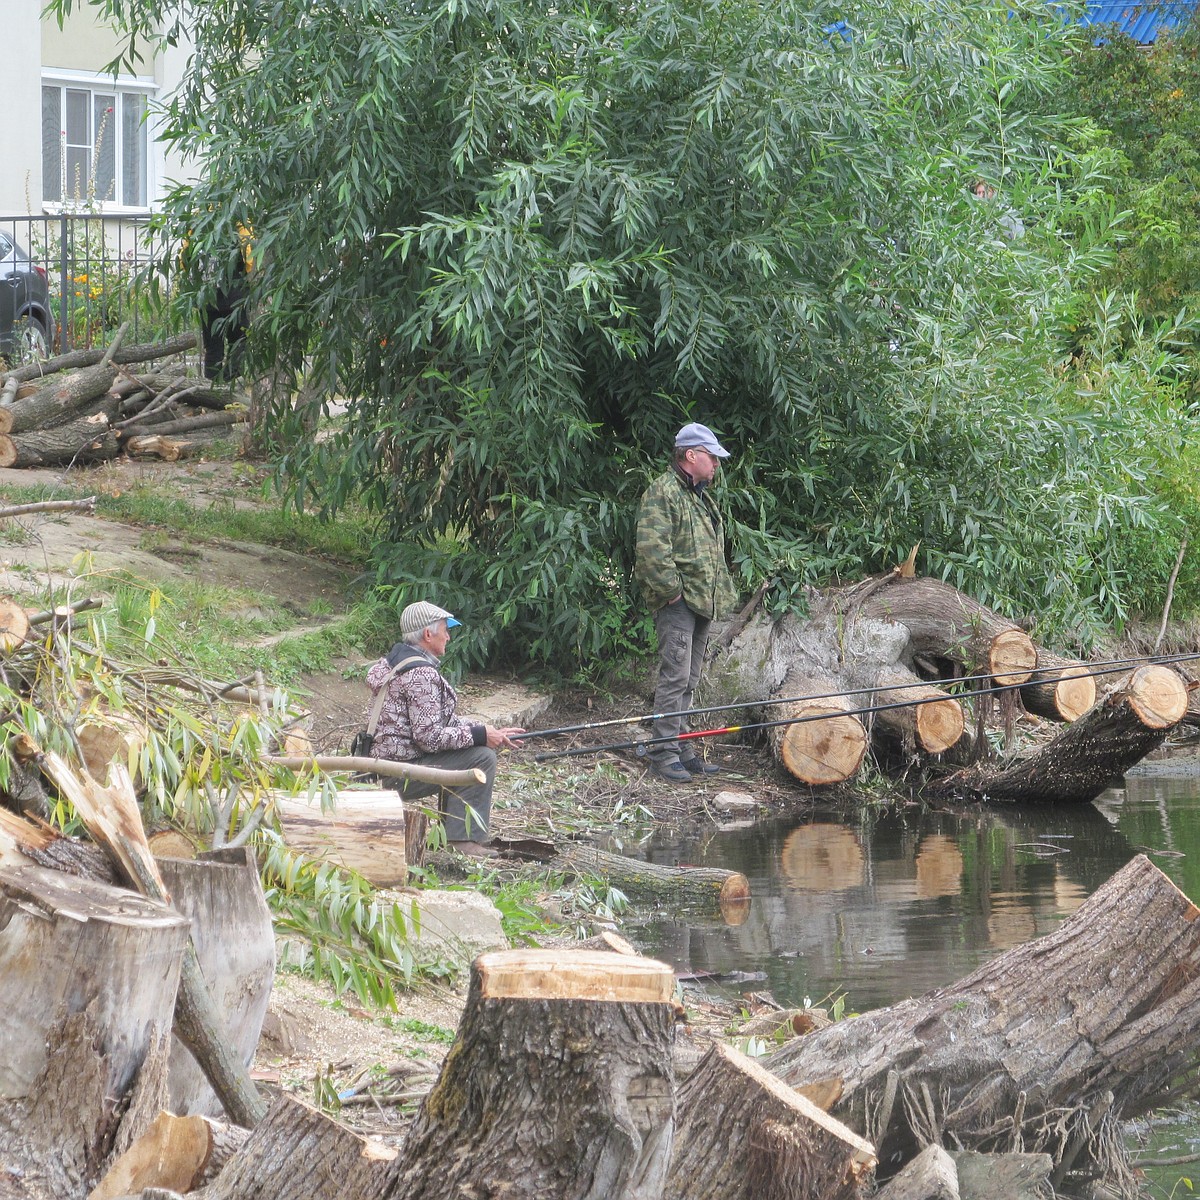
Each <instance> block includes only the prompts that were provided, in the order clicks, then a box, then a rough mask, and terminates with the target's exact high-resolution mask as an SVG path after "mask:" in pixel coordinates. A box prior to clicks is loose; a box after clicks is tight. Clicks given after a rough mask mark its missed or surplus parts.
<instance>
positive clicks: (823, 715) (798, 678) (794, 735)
mask: <svg viewBox="0 0 1200 1200" xmlns="http://www.w3.org/2000/svg"><path fill="white" fill-rule="evenodd" d="M844 690H845V688H844V684H842V683H841V682H840V681H839V680H837V679H835V678H834V677H833V676H830V675H822V674H819V673H817V672H815V671H813V670H812V669H811V668H806V667H798V668H796V669H794V670H792V671H789V672H788V674H787V677H786V678H785V679H784V681H783V686H782V688H781V689H780V691H781V693H782V694H783V695H784V696H800V697H804V696H823V695H826V694H827V693H831V692H840V691H844ZM854 707H855V705H854V704H852V703H851V701H850V700H849V699H848V698H846V697H845V696H837V695H834V696H829V697H828V698H827V699H823V700H807V699H799V700H794V701H792V702H791V703H790V704H777V705H775V706H774V707H772V708H771V709H770V710H769V711H770V714H771V715H770V717H768V720H770V721H779V722H789V724H780V725H776V726H775V727H774V728H772V729H769V730H768V731H767V733H768V737H769V740H770V743H771V749H772V750H773V751H774V752H775V757H776V758H778V759H779V761H780V762H781V763H782V764H783V765H784V767H786V768H787V770H788V772H789V773H790V774H792V775H794V776H795V777H796V778H797V779H799V780H800V782H801V783H807V784H809V785H811V786H813V787H821V786H823V785H827V784H832V783H844V782H845V781H846V780H847V779H849V778H851V776H853V775H854V774H856V773H857V771H858V768H859V767H860V766H862V761H863V758H864V757H865V755H866V753H867V731H866V729H865V728H864V727H863V723H862V721H860V720H859V719H858V717H856V716H854V715H853V714H852V712H851V710H852V709H853V708H854Z"/></svg>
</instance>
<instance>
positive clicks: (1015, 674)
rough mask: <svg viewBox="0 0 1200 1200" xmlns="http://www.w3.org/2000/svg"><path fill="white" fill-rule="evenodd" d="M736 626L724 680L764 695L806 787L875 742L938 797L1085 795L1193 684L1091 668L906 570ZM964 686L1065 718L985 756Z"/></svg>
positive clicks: (1159, 734)
mask: <svg viewBox="0 0 1200 1200" xmlns="http://www.w3.org/2000/svg"><path fill="white" fill-rule="evenodd" d="M735 627H737V628H738V632H737V634H736V635H735V636H734V637H732V638H731V639H730V644H729V646H728V648H727V649H726V650H725V651H724V660H723V661H722V662H719V663H718V664H717V666H716V668H715V669H714V671H713V672H712V674H713V675H714V676H715V677H716V678H717V680H718V681H719V682H718V685H717V686H718V687H724V688H725V689H727V691H728V692H729V698H730V699H735V698H736V699H737V700H743V701H744V700H748V699H760V700H770V701H771V704H770V705H769V706H765V707H764V708H763V710H762V717H761V720H762V721H764V722H766V723H768V724H769V725H770V728H769V729H768V735H769V740H770V744H771V748H772V750H773V752H774V753H775V755H776V756H777V757H778V759H779V760H780V762H781V763H782V764H783V765H784V767H786V769H787V770H788V771H789V772H790V773H791V774H792V775H794V776H795V777H796V778H797V779H799V780H801V781H802V782H803V783H807V784H809V785H812V786H820V785H827V784H837V783H842V782H844V781H846V780H849V779H850V778H852V777H853V776H854V775H855V774H856V772H857V771H858V769H859V767H860V766H861V764H862V762H863V760H864V758H865V756H866V754H867V751H868V749H869V748H870V747H871V746H872V744H874V746H875V748H876V750H877V752H878V754H879V755H880V757H881V758H882V759H884V760H894V758H895V756H896V752H897V750H900V752H901V753H902V754H903V756H904V758H905V762H906V764H915V765H916V766H917V768H918V770H919V771H920V773H921V775H922V777H923V778H924V780H925V783H926V794H927V795H930V796H933V795H937V796H942V797H949V796H957V797H963V798H969V799H975V800H978V799H984V798H987V799H992V800H1006V801H1047V800H1049V801H1062V802H1082V801H1088V800H1092V799H1094V798H1095V797H1096V796H1097V795H1098V794H1099V793H1100V792H1101V791H1103V789H1104V788H1105V787H1107V786H1109V784H1110V783H1111V782H1112V781H1113V780H1114V779H1116V778H1118V777H1119V776H1120V775H1122V774H1123V773H1124V771H1125V770H1126V769H1128V768H1129V767H1130V766H1132V765H1133V764H1134V763H1136V762H1137V761H1139V760H1140V759H1141V758H1143V757H1144V756H1145V755H1146V754H1148V753H1149V752H1150V751H1151V750H1153V749H1155V748H1156V747H1157V746H1159V745H1160V744H1161V743H1162V742H1163V740H1164V739H1165V738H1166V736H1167V734H1168V733H1169V731H1170V730H1171V729H1172V728H1173V727H1174V726H1175V725H1176V724H1177V723H1178V722H1179V721H1180V720H1182V719H1183V718H1184V717H1185V716H1186V715H1187V710H1188V703H1189V684H1188V682H1187V681H1186V680H1185V679H1184V677H1183V676H1182V675H1181V674H1180V673H1179V672H1177V671H1176V670H1174V669H1172V668H1171V667H1170V666H1165V665H1156V664H1153V663H1141V664H1138V663H1133V662H1130V663H1129V664H1128V665H1127V666H1125V667H1124V668H1121V669H1117V670H1105V669H1096V668H1093V667H1089V666H1088V665H1087V664H1085V663H1083V662H1079V661H1077V660H1074V659H1070V658H1066V657H1064V656H1062V655H1060V654H1055V653H1052V652H1050V651H1048V650H1046V649H1044V648H1042V647H1039V646H1037V645H1035V644H1034V642H1033V640H1032V639H1031V638H1030V637H1029V635H1028V634H1027V633H1026V632H1025V631H1024V630H1022V629H1021V628H1019V627H1018V626H1016V625H1015V624H1014V623H1013V622H1011V621H1009V620H1006V619H1005V618H1003V617H1001V616H1000V615H998V614H997V613H995V612H993V611H992V610H991V609H989V608H987V607H986V606H985V605H983V604H980V603H979V602H978V601H977V600H974V599H972V598H971V597H970V596H967V595H965V594H964V593H962V592H960V591H958V590H957V589H955V588H953V587H951V586H950V585H949V584H946V583H942V582H941V581H939V580H936V579H926V578H920V577H915V576H913V575H912V574H911V573H905V572H903V571H902V570H900V569H897V570H895V571H892V572H890V573H889V574H887V575H884V576H881V577H877V578H873V579H868V580H864V581H863V582H862V583H858V584H855V585H853V586H852V587H848V588H844V589H841V590H838V591H832V592H829V593H827V594H826V595H825V596H824V597H823V598H822V599H821V601H820V602H819V603H818V604H816V605H815V606H814V609H813V611H812V612H811V613H810V615H809V616H808V617H807V618H804V619H801V618H797V617H795V616H791V615H788V616H784V617H782V618H780V619H778V620H776V621H771V620H769V619H768V618H765V617H758V618H755V619H752V620H746V621H744V622H742V623H741V624H740V625H738V623H735ZM959 678H961V679H963V680H964V682H963V683H962V684H961V685H957V686H956V685H954V684H953V683H952V681H953V680H955V679H959ZM932 680H937V681H939V682H937V683H934V682H930V681H932ZM948 681H951V682H948ZM960 696H966V697H973V699H972V701H971V702H972V703H973V705H974V706H975V708H976V712H977V713H978V714H980V715H983V714H986V713H989V712H991V711H993V710H996V711H998V712H999V713H1000V714H1001V715H1003V716H1004V717H1005V718H1006V723H1007V724H1008V725H1010V726H1011V724H1012V719H1013V717H1014V716H1015V715H1017V714H1018V712H1019V711H1020V710H1021V709H1022V708H1023V709H1024V710H1025V711H1026V712H1028V713H1032V714H1035V715H1036V716H1038V717H1042V718H1046V719H1047V720H1050V721H1054V722H1063V723H1066V728H1065V729H1063V730H1062V732H1060V733H1059V734H1058V735H1057V736H1056V737H1055V738H1054V739H1053V740H1052V741H1050V742H1048V743H1047V744H1045V745H1042V746H1041V747H1040V748H1039V749H1037V750H1036V751H1035V752H1033V753H1032V754H1030V755H1027V756H1023V757H1018V758H1016V759H1015V760H1012V759H1010V760H1008V761H1005V762H1003V763H1001V764H998V763H995V762H990V761H983V760H985V759H987V758H988V754H987V749H988V747H987V743H986V741H985V739H984V738H983V737H982V728H983V722H982V721H981V720H980V721H978V722H977V723H976V732H975V734H972V732H971V730H970V729H969V728H968V722H967V720H966V718H965V714H964V709H963V704H962V700H961V699H960V698H959V697H960ZM724 698H725V697H724V696H720V697H717V699H724ZM713 699H714V698H713V697H712V696H711V695H709V696H707V697H706V702H713ZM981 710H982V711H981ZM952 768H955V769H953V770H952Z"/></svg>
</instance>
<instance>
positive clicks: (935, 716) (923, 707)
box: [915, 698, 965, 754]
mask: <svg viewBox="0 0 1200 1200" xmlns="http://www.w3.org/2000/svg"><path fill="white" fill-rule="evenodd" d="M915 714H916V717H915V719H916V734H917V741H918V742H919V743H920V745H921V749H922V750H924V751H925V752H926V753H927V754H942V753H943V752H944V751H946V750H949V749H950V747H951V746H954V745H957V743H958V739H959V738H960V737H962V735H963V730H964V729H965V724H964V721H963V710H962V705H961V704H959V702H958V701H957V700H951V699H949V698H947V699H945V700H934V701H930V702H929V703H927V704H919V705H917V706H916V708H915Z"/></svg>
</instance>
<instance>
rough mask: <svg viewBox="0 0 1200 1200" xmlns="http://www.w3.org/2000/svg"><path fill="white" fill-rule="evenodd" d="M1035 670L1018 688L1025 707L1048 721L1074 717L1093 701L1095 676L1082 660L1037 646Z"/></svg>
mask: <svg viewBox="0 0 1200 1200" xmlns="http://www.w3.org/2000/svg"><path fill="white" fill-rule="evenodd" d="M1037 661H1038V665H1037V670H1036V671H1035V672H1034V673H1033V675H1032V676H1031V677H1030V680H1029V682H1028V683H1027V684H1025V685H1024V687H1022V688H1021V700H1022V702H1023V703H1024V705H1025V707H1026V708H1027V709H1028V710H1029V711H1030V712H1031V713H1036V714H1037V715H1038V716H1039V717H1048V718H1049V719H1050V720H1051V721H1076V720H1078V719H1079V718H1080V717H1082V716H1083V714H1084V713H1085V712H1087V710H1088V709H1089V708H1091V707H1092V705H1093V704H1095V703H1096V678H1095V676H1094V675H1092V674H1091V672H1090V669H1089V667H1088V666H1087V664H1086V663H1081V662H1078V661H1077V660H1075V659H1073V658H1063V657H1062V655H1061V654H1054V653H1052V652H1051V651H1049V650H1038V659H1037Z"/></svg>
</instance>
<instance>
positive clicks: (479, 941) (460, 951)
mask: <svg viewBox="0 0 1200 1200" xmlns="http://www.w3.org/2000/svg"><path fill="white" fill-rule="evenodd" d="M389 899H394V900H395V902H396V904H397V905H399V907H400V910H401V911H402V912H403V913H404V914H405V918H406V920H407V921H408V922H409V931H408V944H409V946H410V947H411V949H412V952H413V956H414V957H415V958H416V959H417V960H418V961H421V962H429V961H432V960H435V959H442V960H447V959H449V960H452V961H454V962H458V963H462V964H466V963H469V962H471V961H472V960H473V959H475V958H477V957H478V956H479V955H480V954H485V953H487V951H489V950H507V949H508V938H506V937H505V936H504V929H503V927H502V926H501V923H500V910H499V909H498V908H497V907H496V906H495V905H494V904H493V903H492V902H491V901H490V900H489V899H488V898H487V897H486V896H481V895H480V894H479V893H478V892H468V891H463V892H457V891H446V890H442V889H429V890H426V891H420V892H398V893H394V894H392V895H390V896H389Z"/></svg>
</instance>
